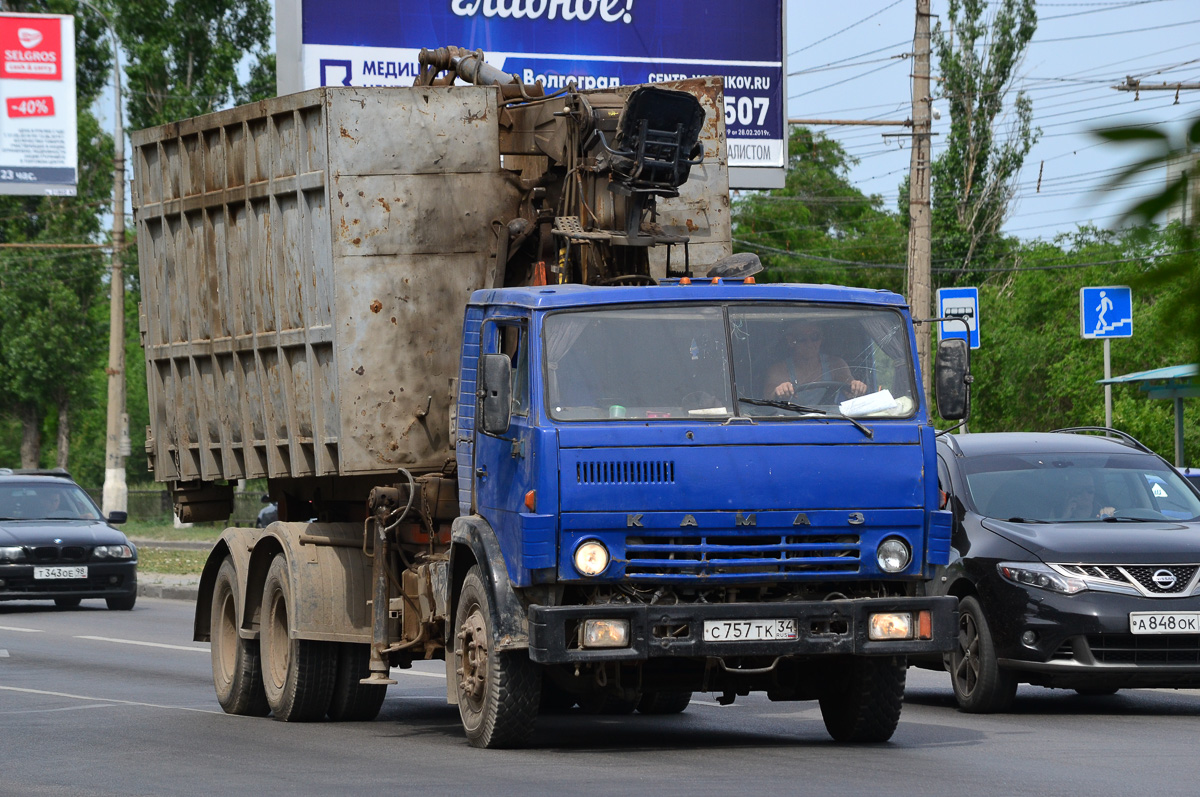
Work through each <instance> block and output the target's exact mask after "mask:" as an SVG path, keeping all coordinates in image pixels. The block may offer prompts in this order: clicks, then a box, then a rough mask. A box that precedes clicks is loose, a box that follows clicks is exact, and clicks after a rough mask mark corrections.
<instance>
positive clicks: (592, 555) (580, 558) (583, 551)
mask: <svg viewBox="0 0 1200 797" xmlns="http://www.w3.org/2000/svg"><path fill="white" fill-rule="evenodd" d="M608 558H609V557H608V549H607V548H605V547H604V544H603V543H602V542H600V541H599V540H587V541H586V542H583V543H581V544H580V546H579V547H578V548H576V549H575V569H576V570H578V571H579V572H580V573H582V574H583V575H585V576H598V575H600V574H601V573H603V572H604V570H605V568H607V567H608Z"/></svg>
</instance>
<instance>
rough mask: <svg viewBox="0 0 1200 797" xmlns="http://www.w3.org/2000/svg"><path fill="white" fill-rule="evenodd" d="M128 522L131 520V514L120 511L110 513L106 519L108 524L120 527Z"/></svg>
mask: <svg viewBox="0 0 1200 797" xmlns="http://www.w3.org/2000/svg"><path fill="white" fill-rule="evenodd" d="M126 520H129V513H128V512H122V511H121V510H119V509H117V510H114V511H112V512H109V513H108V517H107V518H105V521H106V522H108V523H111V524H112V525H114V526H119V525H121V524H122V523H124V522H125V521H126Z"/></svg>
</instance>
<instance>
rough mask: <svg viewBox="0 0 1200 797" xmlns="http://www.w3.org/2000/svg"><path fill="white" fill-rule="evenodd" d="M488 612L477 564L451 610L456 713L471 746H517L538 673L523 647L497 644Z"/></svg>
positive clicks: (527, 729) (528, 722) (535, 698)
mask: <svg viewBox="0 0 1200 797" xmlns="http://www.w3.org/2000/svg"><path fill="white" fill-rule="evenodd" d="M491 616H492V615H491V598H490V596H489V594H488V590H487V586H486V585H485V584H484V581H483V576H482V575H481V574H480V571H479V567H478V565H476V566H475V567H472V568H471V569H470V571H468V573H467V577H466V579H465V580H464V581H463V585H462V592H461V593H460V594H459V598H458V607H457V609H456V610H455V612H454V653H453V656H454V671H455V675H454V676H453V677H454V678H455V684H454V685H455V689H456V690H457V692H458V713H459V716H460V717H461V718H462V724H463V730H464V731H466V734H467V740H468V741H469V742H470V743H471V745H472V746H473V747H483V748H488V749H495V748H503V747H517V746H520V745H522V744H524V743H525V741H526V740H527V739H528V738H529V736H530V734H531V733H532V732H533V726H534V722H535V721H536V720H537V715H538V703H539V702H540V698H541V695H542V683H541V681H542V678H541V675H542V673H541V668H540V667H538V666H537V665H536V664H534V663H533V662H531V661H530V660H529V656H528V654H527V653H526V652H525V651H523V650H518V651H509V652H503V653H502V652H499V651H497V650H495V646H494V642H493V639H494V637H495V634H494V629H493V628H492V620H491Z"/></svg>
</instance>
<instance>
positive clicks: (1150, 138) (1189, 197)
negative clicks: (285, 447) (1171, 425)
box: [1098, 117, 1200, 364]
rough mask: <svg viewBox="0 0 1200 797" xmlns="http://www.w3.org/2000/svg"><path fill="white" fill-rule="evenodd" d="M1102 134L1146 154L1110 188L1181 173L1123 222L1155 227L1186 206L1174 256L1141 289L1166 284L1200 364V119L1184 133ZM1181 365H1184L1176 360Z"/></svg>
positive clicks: (1170, 307)
mask: <svg viewBox="0 0 1200 797" xmlns="http://www.w3.org/2000/svg"><path fill="white" fill-rule="evenodd" d="M1098 135H1099V136H1100V137H1101V138H1102V139H1104V140H1105V141H1108V142H1110V143H1114V144H1119V145H1122V146H1124V147H1125V148H1126V150H1130V149H1133V150H1138V154H1140V156H1141V157H1139V158H1138V159H1136V160H1134V161H1133V162H1132V163H1130V164H1127V165H1126V166H1125V167H1124V168H1122V169H1121V170H1120V171H1119V172H1118V173H1117V174H1116V175H1115V176H1114V177H1113V178H1112V180H1111V181H1110V182H1109V185H1108V187H1110V188H1113V187H1119V186H1122V185H1125V184H1126V183H1127V182H1128V181H1129V180H1130V179H1131V178H1133V177H1136V176H1139V175H1144V174H1145V173H1146V172H1147V171H1151V172H1159V173H1161V172H1163V171H1167V167H1168V166H1172V165H1175V166H1177V167H1178V172H1177V173H1176V174H1175V175H1174V176H1173V177H1171V178H1170V179H1168V180H1166V181H1165V182H1164V183H1163V187H1162V189H1161V190H1159V191H1158V192H1156V193H1154V194H1151V195H1150V196H1148V197H1145V198H1144V199H1141V200H1139V201H1137V202H1135V203H1134V204H1133V205H1131V206H1130V207H1129V208H1127V209H1126V211H1125V212H1124V214H1123V215H1122V217H1121V222H1125V223H1129V222H1134V223H1137V224H1141V225H1149V224H1152V223H1153V222H1154V220H1155V219H1156V218H1158V217H1159V216H1161V215H1162V214H1163V213H1164V212H1165V211H1166V210H1167V209H1169V208H1171V207H1179V206H1182V207H1183V208H1184V214H1183V215H1184V219H1185V223H1184V224H1182V225H1181V226H1180V227H1179V232H1178V239H1177V240H1176V245H1175V246H1174V248H1173V249H1172V250H1171V256H1170V257H1166V258H1160V259H1158V260H1157V261H1156V264H1155V266H1154V267H1153V268H1151V269H1150V270H1148V271H1147V272H1146V273H1145V274H1144V275H1142V277H1141V278H1140V279H1138V280H1137V281H1136V285H1137V286H1138V287H1149V286H1156V285H1160V286H1163V287H1165V288H1167V289H1169V290H1170V299H1169V300H1168V303H1167V305H1166V310H1167V312H1169V313H1171V315H1172V317H1173V318H1174V320H1175V325H1176V329H1177V330H1178V332H1179V333H1180V334H1182V335H1183V336H1184V337H1185V338H1186V339H1187V340H1188V342H1189V347H1188V351H1187V355H1186V356H1187V360H1188V362H1193V363H1200V256H1198V253H1197V247H1198V246H1200V236H1197V234H1196V226H1197V219H1196V214H1197V212H1200V163H1198V162H1197V152H1198V151H1200V117H1198V118H1196V119H1195V120H1193V121H1192V122H1191V124H1190V125H1189V126H1188V127H1187V129H1186V130H1184V131H1183V132H1182V133H1181V134H1179V135H1177V136H1176V135H1172V134H1170V133H1169V132H1166V131H1164V130H1159V129H1154V128H1117V129H1109V130H1101V131H1098ZM1174 364H1178V363H1174Z"/></svg>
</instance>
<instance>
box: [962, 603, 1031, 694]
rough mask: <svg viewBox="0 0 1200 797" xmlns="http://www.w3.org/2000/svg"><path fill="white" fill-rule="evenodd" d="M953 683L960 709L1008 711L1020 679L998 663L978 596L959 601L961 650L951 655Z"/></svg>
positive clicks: (990, 633)
mask: <svg viewBox="0 0 1200 797" xmlns="http://www.w3.org/2000/svg"><path fill="white" fill-rule="evenodd" d="M950 683H951V685H952V686H953V687H954V699H955V700H956V701H958V707H959V709H961V710H962V711H965V712H967V713H968V714H990V713H992V712H995V711H1005V710H1007V709H1008V707H1009V706H1011V705H1012V701H1013V697H1015V696H1016V694H1017V679H1016V676H1014V675H1013V674H1012V673H1011V672H1009V671H1007V670H1004V669H1002V668H1001V667H1000V665H999V663H998V662H997V661H996V646H995V645H994V644H993V642H992V632H991V629H990V628H989V627H988V623H987V619H986V618H985V617H984V616H983V607H982V606H980V605H979V601H978V600H977V599H975V598H974V597H966V598H963V599H962V600H961V601H959V602H958V647H957V648H955V649H954V651H953V652H952V653H951V654H950Z"/></svg>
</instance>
